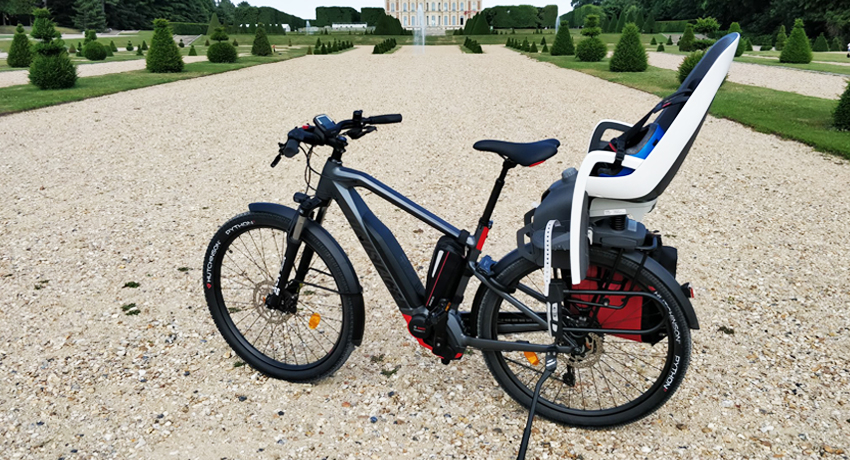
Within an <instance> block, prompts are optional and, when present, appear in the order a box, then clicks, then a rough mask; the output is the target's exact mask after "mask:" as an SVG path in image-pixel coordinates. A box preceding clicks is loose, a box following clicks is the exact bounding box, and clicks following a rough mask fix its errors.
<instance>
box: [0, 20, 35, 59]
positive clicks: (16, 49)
mask: <svg viewBox="0 0 850 460" xmlns="http://www.w3.org/2000/svg"><path fill="white" fill-rule="evenodd" d="M32 58H33V55H32V49H31V48H30V41H29V39H28V38H27V34H26V33H24V26H22V25H20V24H18V27H17V28H16V29H15V37H14V38H13V39H12V46H11V47H10V48H9V56H8V57H7V58H6V63H7V64H9V67H15V68H24V67H29V66H30V64H32Z"/></svg>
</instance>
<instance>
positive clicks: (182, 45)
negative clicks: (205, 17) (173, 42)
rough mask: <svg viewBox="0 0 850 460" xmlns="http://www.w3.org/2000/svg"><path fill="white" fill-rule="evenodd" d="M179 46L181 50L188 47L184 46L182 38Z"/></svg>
mask: <svg viewBox="0 0 850 460" xmlns="http://www.w3.org/2000/svg"><path fill="white" fill-rule="evenodd" d="M177 46H179V47H180V48H185V47H186V45H184V44H183V39H182V38H181V39H180V43H178V44H177Z"/></svg>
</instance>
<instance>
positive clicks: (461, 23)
mask: <svg viewBox="0 0 850 460" xmlns="http://www.w3.org/2000/svg"><path fill="white" fill-rule="evenodd" d="M460 25H463V17H462V16H461V18H460Z"/></svg>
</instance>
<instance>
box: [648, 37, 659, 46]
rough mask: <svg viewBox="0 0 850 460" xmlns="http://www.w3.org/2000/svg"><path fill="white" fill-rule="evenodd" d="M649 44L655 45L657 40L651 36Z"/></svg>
mask: <svg viewBox="0 0 850 460" xmlns="http://www.w3.org/2000/svg"><path fill="white" fill-rule="evenodd" d="M649 44H650V45H652V46H655V45H657V44H658V42H657V41H655V37H652V41H651V42H649Z"/></svg>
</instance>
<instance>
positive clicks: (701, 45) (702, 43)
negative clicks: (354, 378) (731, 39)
mask: <svg viewBox="0 0 850 460" xmlns="http://www.w3.org/2000/svg"><path fill="white" fill-rule="evenodd" d="M716 42H717V40H712V39H710V38H706V39H703V40H695V41H694V43H693V45H692V46H691V51H696V50H707V49H709V48H711V45H713V44H714V43H716ZM679 48H680V49H681V46H680V47H679ZM750 51H752V49H750Z"/></svg>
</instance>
